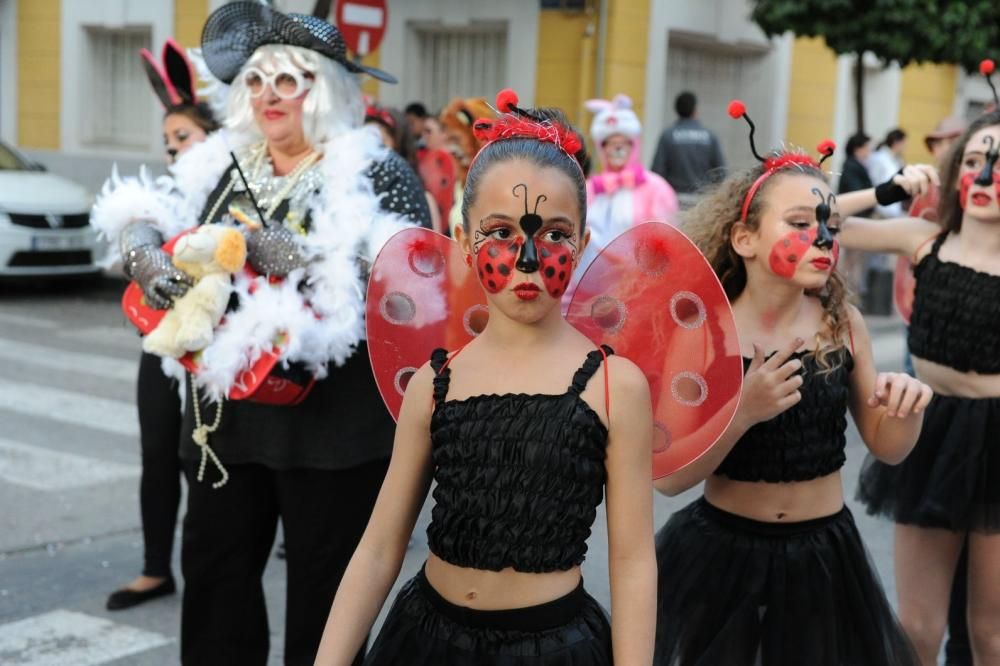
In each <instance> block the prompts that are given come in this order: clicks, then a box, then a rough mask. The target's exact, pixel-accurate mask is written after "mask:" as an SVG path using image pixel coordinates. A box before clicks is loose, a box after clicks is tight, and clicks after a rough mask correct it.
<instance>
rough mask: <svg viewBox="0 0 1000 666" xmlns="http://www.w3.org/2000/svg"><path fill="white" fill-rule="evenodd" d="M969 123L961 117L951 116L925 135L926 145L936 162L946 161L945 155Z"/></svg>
mask: <svg viewBox="0 0 1000 666" xmlns="http://www.w3.org/2000/svg"><path fill="white" fill-rule="evenodd" d="M966 126H967V123H966V122H965V121H964V120H962V119H961V118H957V117H955V116H949V117H947V118H945V119H944V120H942V121H941V122H939V123H938V124H937V126H936V127H935V128H934V131H932V132H930V133H929V134H927V136H925V137H924V145H925V146H927V151H928V152H929V153H930V154H931V156H932V157H933V158H934V164H938V165H940V164H941V163H942V162H944V159H945V156H947V154H948V151H949V150H950V149H951V147H952V145H953V144H954V143H955V139H957V138H958V137H960V136H962V132H964V131H965V128H966Z"/></svg>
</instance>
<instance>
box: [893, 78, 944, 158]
mask: <svg viewBox="0 0 1000 666" xmlns="http://www.w3.org/2000/svg"><path fill="white" fill-rule="evenodd" d="M957 85H958V68H957V67H956V66H954V65H931V64H927V65H910V66H908V67H906V68H905V69H903V71H902V85H901V87H900V93H899V123H898V124H899V127H901V128H902V129H903V131H905V132H906V134H907V141H906V151H905V153H904V155H903V157H904V158H905V159H906V161H907V162H929V161H930V160H931V154H930V153H929V152H928V151H927V147H926V146H925V145H924V136H926V135H927V133H928V132H930V131H931V130H933V129H934V127H935V125H937V124H938V122H940V121H941V120H942V119H944V118H946V117H948V116H950V115H952V109H953V108H954V104H955V91H956V89H957Z"/></svg>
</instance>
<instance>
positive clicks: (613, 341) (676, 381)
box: [567, 222, 743, 478]
mask: <svg viewBox="0 0 1000 666" xmlns="http://www.w3.org/2000/svg"><path fill="white" fill-rule="evenodd" d="M567 319H569V321H570V322H571V323H572V324H573V325H574V326H576V327H577V328H578V329H579V330H580V331H582V332H583V333H584V334H585V335H586V336H587V337H589V338H590V339H591V340H593V341H594V343H595V344H607V345H610V346H611V347H612V348H613V349H614V350H615V353H617V354H620V355H621V356H624V357H626V358H628V359H629V360H631V361H632V362H634V363H635V364H636V365H638V366H639V367H640V368H641V369H642V371H643V373H644V374H645V375H646V378H647V379H648V381H649V387H650V391H651V393H652V397H653V415H654V420H655V428H656V432H655V435H656V437H655V441H654V442H653V477H654V478H660V477H663V476H666V475H668V474H671V473H673V472H676V471H677V470H679V469H681V468H683V467H685V466H687V465H689V464H691V463H692V462H693V461H695V460H696V459H698V458H699V457H700V456H702V455H703V454H704V453H705V452H706V451H708V449H709V448H711V446H712V445H713V444H714V443H715V442H716V441H717V440H718V438H719V437H720V436H721V435H722V433H723V432H724V431H725V429H726V428H727V427H728V426H729V423H730V421H731V420H732V417H733V415H734V414H735V412H736V407H737V405H738V403H739V396H740V389H741V387H742V384H743V359H742V357H741V355H740V344H739V338H738V337H737V334H736V323H735V321H734V320H733V314H732V310H731V309H730V306H729V301H728V299H727V298H726V295H725V292H724V291H723V289H722V285H721V284H720V283H719V280H718V278H717V277H716V276H715V273H714V272H713V271H712V268H711V266H709V264H708V262H707V261H706V260H705V257H704V256H703V255H702V254H701V252H699V251H698V248H697V247H695V245H694V244H693V243H692V242H691V241H690V240H688V238H687V237H686V236H685V235H684V234H683V233H681V232H680V231H679V230H677V229H676V228H675V227H672V226H670V225H668V224H662V223H659V222H647V223H645V224H641V225H638V226H636V227H633V228H632V229H630V230H628V231H626V232H625V233H624V234H622V235H621V236H619V237H618V238H616V239H615V240H613V241H612V242H611V243H610V244H608V246H607V247H605V248H604V250H602V251H601V253H600V254H599V255H598V256H597V258H596V259H595V260H594V262H593V263H592V264H591V265H590V267H589V268H588V269H587V272H586V273H585V274H584V276H583V278H581V280H580V283H579V286H578V287H577V290H576V293H575V294H574V296H573V300H572V302H571V303H570V307H569V313H568V315H567ZM611 408H612V409H614V405H612V406H611Z"/></svg>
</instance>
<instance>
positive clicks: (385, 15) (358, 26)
mask: <svg viewBox="0 0 1000 666" xmlns="http://www.w3.org/2000/svg"><path fill="white" fill-rule="evenodd" d="M385 4H386V0H337V12H336V18H335V20H336V23H337V27H338V28H340V34H342V35H343V36H344V42H345V43H346V44H347V48H349V49H350V50H351V51H353V52H354V53H355V54H357V55H359V56H365V55H368V54H369V53H371V52H372V51H374V50H375V49H377V48H378V45H379V44H381V43H382V38H383V37H385V27H386V25H387V24H388V22H389V10H388V8H386V6H385Z"/></svg>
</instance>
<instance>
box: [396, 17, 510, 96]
mask: <svg viewBox="0 0 1000 666" xmlns="http://www.w3.org/2000/svg"><path fill="white" fill-rule="evenodd" d="M413 30H414V34H415V36H416V44H417V53H416V55H417V60H416V65H417V70H416V73H417V76H416V80H415V81H413V82H409V83H410V85H412V86H413V87H412V88H409V89H408V90H407V93H408V96H409V98H410V99H418V100H420V101H422V102H423V103H424V104H426V105H427V106H428V107H429V108H432V109H440V108H441V107H443V106H445V105H446V104H447V103H448V100H450V99H452V98H453V97H478V96H482V97H486V98H487V99H490V100H492V99H493V96H494V95H496V93H497V91H498V90H500V89H501V88H504V87H505V86H506V85H507V80H508V76H507V25H506V24H500V25H495V24H494V25H474V26H471V27H469V28H443V27H437V26H433V27H423V26H420V27H417V26H414V28H413Z"/></svg>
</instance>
